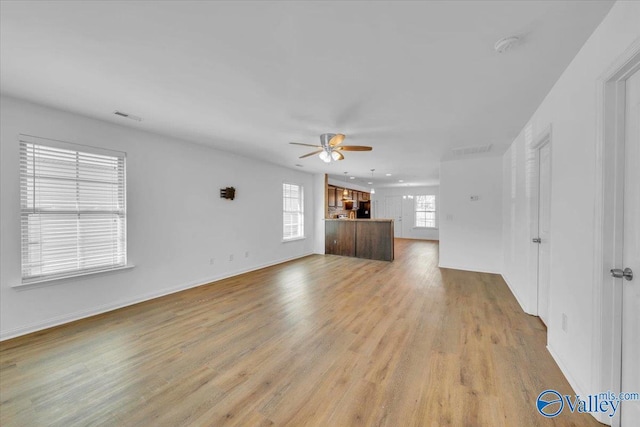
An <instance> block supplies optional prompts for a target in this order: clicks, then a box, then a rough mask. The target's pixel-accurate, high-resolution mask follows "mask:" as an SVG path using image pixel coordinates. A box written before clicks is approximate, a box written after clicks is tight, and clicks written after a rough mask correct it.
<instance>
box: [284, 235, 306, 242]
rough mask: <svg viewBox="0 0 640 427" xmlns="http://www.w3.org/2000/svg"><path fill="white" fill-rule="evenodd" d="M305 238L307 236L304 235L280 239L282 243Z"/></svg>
mask: <svg viewBox="0 0 640 427" xmlns="http://www.w3.org/2000/svg"><path fill="white" fill-rule="evenodd" d="M306 238H307V237H306V236H302V237H294V238H293V239H282V243H288V242H297V241H298V240H304V239H306Z"/></svg>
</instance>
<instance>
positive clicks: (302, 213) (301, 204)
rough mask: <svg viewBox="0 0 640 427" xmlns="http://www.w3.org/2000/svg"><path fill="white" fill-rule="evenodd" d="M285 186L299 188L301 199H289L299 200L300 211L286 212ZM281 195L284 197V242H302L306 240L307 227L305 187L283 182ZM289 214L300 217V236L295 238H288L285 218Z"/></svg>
mask: <svg viewBox="0 0 640 427" xmlns="http://www.w3.org/2000/svg"><path fill="white" fill-rule="evenodd" d="M285 186H295V187H297V188H298V194H299V197H297V198H291V197H289V199H294V200H299V202H298V205H299V206H300V209H298V210H286V203H285V199H286V198H287V196H286V195H285ZM281 195H282V242H283V243H284V242H293V241H296V240H302V239H305V238H306V236H305V227H304V186H303V185H302V184H298V183H295V182H288V181H283V182H282V187H281ZM287 214H297V215H299V225H298V234H297V235H295V236H291V237H286V234H285V232H286V224H285V218H286V217H285V216H286V215H287Z"/></svg>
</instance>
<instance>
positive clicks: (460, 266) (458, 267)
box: [438, 263, 500, 274]
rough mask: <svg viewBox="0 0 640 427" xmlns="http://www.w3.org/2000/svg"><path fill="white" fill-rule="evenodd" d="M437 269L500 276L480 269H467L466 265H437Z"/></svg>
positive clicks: (492, 271)
mask: <svg viewBox="0 0 640 427" xmlns="http://www.w3.org/2000/svg"><path fill="white" fill-rule="evenodd" d="M438 267H439V268H450V269H452V270H462V271H473V272H476V273H489V274H500V272H499V271H495V270H485V269H482V268H476V267H469V266H466V265H450V264H442V263H440V264H438Z"/></svg>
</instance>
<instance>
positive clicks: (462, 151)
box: [451, 144, 492, 157]
mask: <svg viewBox="0 0 640 427" xmlns="http://www.w3.org/2000/svg"><path fill="white" fill-rule="evenodd" d="M491 146H492V144H487V145H478V146H475V147H458V148H453V149H451V152H452V153H453V155H454V156H455V157H462V156H473V155H475V154H482V153H488V152H489V151H491Z"/></svg>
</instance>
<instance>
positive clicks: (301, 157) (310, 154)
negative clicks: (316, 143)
mask: <svg viewBox="0 0 640 427" xmlns="http://www.w3.org/2000/svg"><path fill="white" fill-rule="evenodd" d="M323 151H324V150H318V151H313V152H311V153H308V154H305V155H304V156H300V157H299V159H304V158H305V157H309V156H313V155H314V154H320V153H322V152H323Z"/></svg>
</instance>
